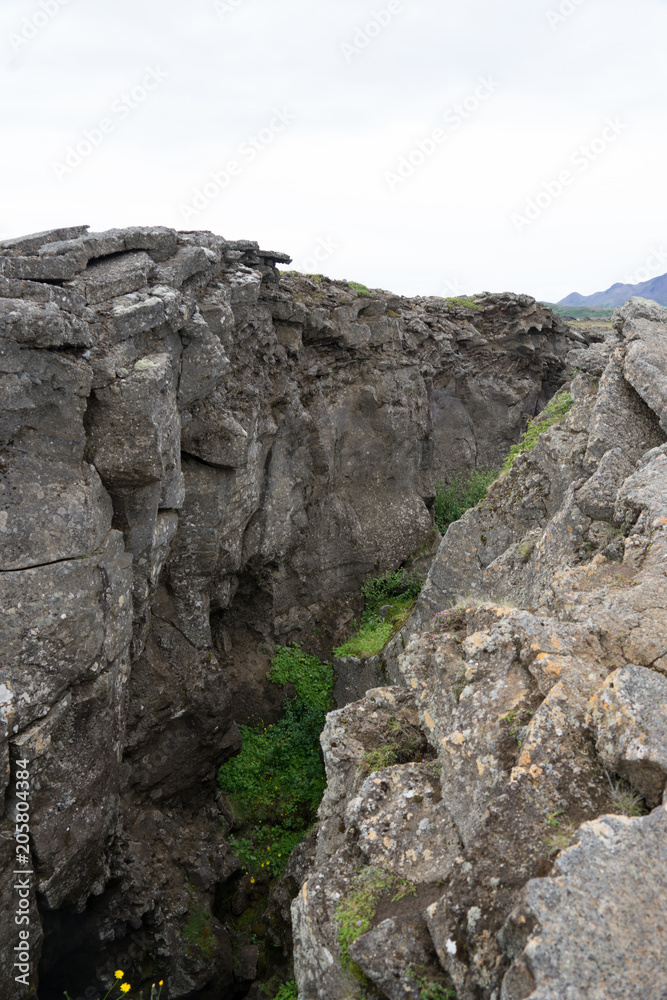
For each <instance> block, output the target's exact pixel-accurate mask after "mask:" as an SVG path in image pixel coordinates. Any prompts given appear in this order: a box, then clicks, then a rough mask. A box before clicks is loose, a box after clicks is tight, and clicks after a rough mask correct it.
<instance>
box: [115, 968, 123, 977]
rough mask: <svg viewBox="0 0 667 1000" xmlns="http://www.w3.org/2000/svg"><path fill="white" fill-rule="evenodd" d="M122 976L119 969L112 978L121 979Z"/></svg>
mask: <svg viewBox="0 0 667 1000" xmlns="http://www.w3.org/2000/svg"><path fill="white" fill-rule="evenodd" d="M124 975H125V973H124V972H122V971H121V970H120V969H119V970H118V972H114V976H115V977H116V979H122V978H123V976H124Z"/></svg>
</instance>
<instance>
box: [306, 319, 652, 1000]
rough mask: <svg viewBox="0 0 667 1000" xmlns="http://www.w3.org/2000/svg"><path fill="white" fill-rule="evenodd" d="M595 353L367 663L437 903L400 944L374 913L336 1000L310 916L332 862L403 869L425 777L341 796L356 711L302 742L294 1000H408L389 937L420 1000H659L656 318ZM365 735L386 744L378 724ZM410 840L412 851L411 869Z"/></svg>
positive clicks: (332, 958)
mask: <svg viewBox="0 0 667 1000" xmlns="http://www.w3.org/2000/svg"><path fill="white" fill-rule="evenodd" d="M596 348H597V349H596V350H595V352H594V353H595V357H594V358H593V359H592V360H591V363H590V365H588V366H587V365H586V364H579V363H577V365H576V366H575V365H574V364H573V365H572V367H577V368H578V370H579V374H575V373H573V375H574V377H573V380H572V383H571V385H570V386H569V391H570V392H571V395H572V399H573V406H572V408H571V410H570V411H569V413H568V414H567V415H566V416H565V418H564V419H563V420H561V421H560V422H559V423H558V424H556V425H554V426H553V427H551V428H550V429H549V430H547V431H546V432H545V433H543V434H542V435H541V436H540V438H539V440H538V442H537V444H536V445H535V447H534V448H533V449H532V450H530V451H528V452H526V453H524V454H523V455H521V456H519V457H518V458H517V459H516V460H515V462H514V465H513V467H512V468H511V470H510V471H509V473H508V474H507V475H506V476H504V477H501V478H500V479H499V480H498V481H497V482H496V483H495V484H494V485H493V486H492V487H491V489H490V490H489V493H488V495H487V497H486V498H485V499H484V500H483V501H482V503H481V504H480V505H479V506H478V507H477V508H476V509H474V510H472V511H469V512H468V513H467V514H466V515H465V516H464V517H463V519H462V520H461V521H459V522H457V523H456V524H454V525H452V527H450V529H449V530H448V532H447V534H446V535H445V537H444V538H443V540H442V543H441V546H440V549H439V552H438V554H437V556H436V559H435V561H434V563H433V566H432V568H431V571H430V573H429V576H428V580H427V583H426V585H425V587H424V589H423V591H422V594H421V596H420V598H419V599H418V601H417V604H416V606H415V608H414V610H413V613H412V615H411V617H410V618H409V619H408V621H407V622H406V624H405V626H404V627H403V629H402V630H401V632H400V633H399V634H398V635H397V636H396V637H395V638H394V639H392V640H391V642H390V643H389V644H388V645H387V647H386V648H385V649H384V650H383V652H382V653H381V654H380V656H379V657H378V658H377V663H376V665H375V669H376V670H380V669H381V670H382V671H383V674H384V676H386V677H387V678H388V679H389V680H390V681H391V682H392V683H393V684H394V685H395V686H394V687H392V688H386V689H384V690H386V691H389V692H391V693H392V697H393V698H394V699H395V700H397V699H398V698H399V692H400V691H401V690H402V691H404V692H405V693H404V694H403V698H405V697H406V695H409V696H410V697H411V698H412V699H413V706H414V709H415V710H416V711H417V713H418V716H419V728H420V730H421V733H422V734H423V737H424V738H425V740H426V741H427V743H428V746H429V750H430V754H424V758H425V759H426V758H427V757H429V756H431V755H433V754H435V755H436V763H437V766H438V769H439V783H440V796H441V798H439V801H438V802H437V809H438V810H440V811H441V819H440V822H439V824H438V825H437V826H436V827H435V829H436V834H435V837H434V840H433V841H432V842H429V851H432V852H433V857H432V858H429V863H432V864H433V868H432V869H431V870H430V872H429V874H435V872H436V868H437V863H438V860H439V863H440V866H441V868H440V871H439V876H440V877H439V878H438V881H437V883H436V885H435V892H436V896H437V898H434V899H432V900H427V899H423V900H422V899H419V898H418V899H414V898H413V901H412V912H411V914H410V917H409V920H408V923H409V925H410V926H409V927H408V928H407V929H406V928H405V927H404V924H403V921H404V915H403V914H402V912H400V904H399V903H398V902H396V903H394V904H393V906H392V904H391V901H389V902H388V901H386V900H384V901H383V902H382V905H380V906H378V907H377V909H376V912H375V915H374V917H373V918H372V920H371V926H370V929H365V932H364V933H363V934H361V936H360V937H359V938H358V940H357V941H356V942H355V943H354V944H353V945H351V946H350V948H349V953H350V956H353V957H354V958H355V960H356V961H357V962H358V964H359V966H360V968H361V970H362V972H363V974H364V975H365V976H366V984H365V985H363V983H362V985H361V987H360V985H359V983H360V980H359V979H357V981H356V984H355V986H354V989H352V987H351V986H350V983H349V981H348V980H347V979H346V975H347V973H346V972H345V970H344V969H343V968H342V967H341V961H342V956H343V953H342V951H341V938H340V926H341V922H340V918H337V916H336V912H335V911H334V910H333V909H332V907H331V906H329V907H328V908H327V907H326V906H324V905H323V902H322V901H323V900H326V899H327V898H328V896H327V894H328V893H329V891H330V889H331V886H332V885H333V884H334V882H333V872H334V871H335V872H336V875H337V873H338V871H344V872H345V877H347V878H348V883H347V884H346V883H345V880H344V879H343V881H342V882H341V881H340V880H338V881H336V882H335V886H336V889H335V891H336V892H338V893H339V894H340V896H341V899H342V900H343V903H344V901H345V898H346V893H348V894H349V893H350V892H351V888H350V884H349V879H350V878H351V877H352V873H353V872H354V871H355V866H356V871H357V872H359V871H363V866H364V864H366V865H367V864H368V862H369V861H370V863H371V864H372V865H379V866H381V868H382V870H384V871H387V872H392V871H401V872H403V871H405V861H406V856H407V852H406V839H407V835H408V833H409V832H410V822H412V820H410V821H408V820H407V808H406V789H408V790H412V788H413V787H414V788H416V787H417V774H418V773H419V769H420V768H423V767H424V766H426V765H422V764H419V763H417V764H410V765H408V764H398V765H395V766H394V767H390V768H388V769H386V770H383V771H380V772H379V773H378V774H376V775H374V776H371V777H369V778H366V780H365V784H361V782H360V777H359V768H358V766H357V768H356V769H354V768H353V767H352V762H353V759H354V758H355V756H356V758H357V759H359V750H358V749H355V747H357V746H358V745H360V744H359V740H358V737H357V733H358V732H360V729H359V726H360V722H359V720H360V719H362V718H364V717H365V716H366V714H367V713H368V712H369V709H371V704H370V703H369V700H370V699H371V698H373V697H375V698H377V692H369V694H368V695H366V697H365V698H364V699H363V700H362V701H358V702H356V703H354V704H352V705H348V706H346V707H345V708H342V709H339V711H338V712H336V713H334V714H333V715H332V716H331V717H330V718H331V720H335V719H341V718H346V719H348V721H349V723H350V731H349V733H348V734H347V739H346V740H345V741H343V740H342V739H340V740H339V739H336V741H335V745H333V743H332V741H331V738H330V732H331V731H330V730H326V731H325V735H324V738H323V741H322V745H323V750H324V754H325V760H326V763H327V773H328V778H329V787H330V789H332V790H335V794H336V801H337V803H338V806H337V809H335V810H332V808H331V805H332V803H331V800H330V799H329V800H327V799H326V798H325V801H324V803H323V806H322V810H321V814H320V820H321V823H320V828H319V834H318V851H317V857H316V860H315V862H314V865H313V868H312V870H311V872H310V873H309V875H308V879H307V881H306V883H305V886H304V893H305V895H302V896H300V897H298V898H297V900H295V902H294V904H293V918H294V926H295V968H296V973H297V980H298V983H299V988H300V991H302V994H303V997H304V998H305V1000H311V998H313V1000H314V998H315V997H318V998H319V997H322V998H325V1000H343V998H346V997H348V996H353V995H355V990H356V991H359V989H361V993H362V995H363V994H364V993H365V995H367V996H369V997H370V996H375V995H377V994H376V993H373V990H377V989H379V990H380V991H381V995H384V996H387V997H394V996H410V995H411V993H410V989H411V988H412V989H414V983H413V985H412V986H411V985H410V983H411V982H412V980H411V975H412V973H413V971H414V970H411V968H410V959H409V957H408V954H407V951H408V948H407V945H406V942H408V941H412V942H413V943H412V947H413V948H414V953H415V955H419V956H420V959H419V960H420V961H421V962H423V972H422V973H420V975H423V977H424V978H423V981H425V982H427V983H428V982H436V979H435V976H436V974H440V975H443V976H446V977H447V979H446V981H447V982H449V983H451V984H453V986H454V987H455V988H456V993H457V996H458V998H459V1000H548V998H553V1000H556V998H559V1000H560V998H562V997H568V998H571V1000H579V998H581V1000H584V998H586V1000H589V998H599V1000H603V998H604V1000H607V998H609V1000H611V998H612V997H614V998H615V997H618V998H619V1000H620V998H621V997H638V998H639V997H655V998H656V1000H657V998H664V997H667V978H666V976H665V963H664V948H665V941H664V933H665V919H664V892H665V880H664V871H665V848H666V845H667V828H666V827H665V816H666V815H667V814H666V813H665V809H664V806H661V805H659V803H660V801H661V799H662V797H663V795H664V790H665V784H666V781H667V771H666V770H665V753H666V751H667V716H666V715H665V712H666V711H667V689H666V688H665V678H666V677H667V570H666V569H665V567H666V566H667V444H666V443H665V439H666V427H665V422H664V421H665V408H664V402H665V387H666V386H667V309H665V308H662V307H659V306H657V305H655V304H654V303H646V302H644V301H642V300H633V301H630V302H629V303H627V304H626V306H624V307H623V308H622V309H621V310H619V311H618V312H617V314H616V316H615V331H614V333H613V335H612V336H610V337H609V339H608V343H607V344H606V345H605V348H604V350H602V349H599V345H596ZM576 357H577V360H578V361H584V360H585V352H584V351H583V350H581V351H580V349H579V348H577V355H576ZM573 360H574V359H571V362H570V363H572V361H573ZM603 361H604V362H605V363H604V368H603V367H602V362H603ZM582 371H583V374H580V373H581V372H582ZM349 666H350V665H349V664H348V665H347V674H346V676H345V684H344V685H341V692H342V694H344V693H345V692H344V690H343V688H347V689H348V690H349V691H352V690H353V688H354V685H353V680H352V679H351V677H350V676H349V675H350V673H351V672H350V670H349ZM368 672H369V670H367V673H368ZM371 672H372V671H371ZM378 722H379V725H378V730H379V733H380V737H379V739H380V741H381V742H383V741H384V742H386V739H387V737H385V736H382V733H383V732H385V731H386V729H387V725H388V723H389V722H390V720H389V719H387V718H385V717H383V718H382V719H379V720H378ZM331 724H332V725H333V724H335V723H331ZM339 728H340V727H339ZM341 736H342V733H341ZM355 741H356V742H355ZM431 773H432V774H433V772H431ZM435 773H437V772H435ZM419 794H420V797H422V802H420V804H419V808H420V810H422V811H423V812H424V818H425V819H426V821H427V823H428V824H429V826H428V827H427V828H426V829H428V830H430V822H431V816H432V815H433V813H434V810H435V808H436V806H435V794H434V796H433V799H432V803H433V804H431V802H429V804H428V806H427V805H426V802H427V798H426V795H423V794H422V793H421V792H420V793H419ZM654 807H655V808H654ZM651 808H653V812H651V813H650V814H649V815H641V814H642V813H648V811H649V810H650V809H651ZM624 810H625V811H626V813H627V814H626V815H624V814H623V811H624ZM420 816H421V813H420ZM336 820H337V821H338V827H336V826H335V822H336ZM332 830H333V832H332ZM373 834H376V836H375V837H373V836H372V835H373ZM455 834H458V838H459V839H460V846H459V845H456V837H455ZM417 843H418V834H417V833H415V832H414V831H413V845H415V846H414V847H413V849H414V855H415V859H416V867H417V868H418V867H419V865H420V864H421V863H422V858H421V856H420V854H419V852H418V850H417V847H416V845H417ZM570 844H572V845H573V846H571V847H570ZM568 848H569V849H568ZM346 851H347V852H348V853H347V854H345V853H344V852H346ZM352 851H355V852H356V855H351V854H350V852H352ZM336 864H338V865H339V866H340V867H339V868H336V867H335V866H336ZM357 877H359V876H358V875H357ZM418 877H419V876H418ZM313 880H315V891H316V898H315V900H314V901H313V902H312V904H311V905H308V904H307V900H308V898H309V893H310V892H311V891H312V887H313ZM320 905H322V909H320V910H318V907H319V906H320ZM340 905H341V904H340V903H339V904H338V906H339V907H340ZM423 921H425V922H426V925H427V927H428V930H429V935H430V942H431V945H432V946H433V947H434V948H435V952H436V955H437V960H438V961H437V962H435V963H434V960H433V958H432V957H430V958H429V950H428V947H426V946H425V945H424V944H423V941H424V939H423V938H422V937H420V934H421V931H420V927H421V926H423V923H420V922H423ZM332 924H333V928H332ZM383 941H384V943H383ZM418 941H421V942H422V943H421V944H418V943H417V942H418ZM322 947H325V948H326V949H327V952H328V955H329V958H328V959H327V966H326V969H325V967H324V965H322V964H318V962H317V961H316V955H317V954H318V948H322ZM320 953H321V952H320ZM337 967H338V970H339V975H338V976H336V968H337ZM413 995H415V996H418V995H419V993H417V992H415V993H414V994H413ZM300 996H301V992H300Z"/></svg>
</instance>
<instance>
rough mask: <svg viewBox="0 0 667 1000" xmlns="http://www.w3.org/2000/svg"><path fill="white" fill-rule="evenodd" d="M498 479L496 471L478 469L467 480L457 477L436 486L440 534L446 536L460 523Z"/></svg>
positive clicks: (436, 515)
mask: <svg viewBox="0 0 667 1000" xmlns="http://www.w3.org/2000/svg"><path fill="white" fill-rule="evenodd" d="M497 478H498V472H497V470H496V469H487V470H486V471H483V470H481V469H478V470H476V471H475V472H473V473H472V474H471V475H470V476H469V477H468V478H467V479H465V478H463V477H462V476H457V477H455V478H454V479H452V480H451V482H449V483H438V484H436V494H435V503H434V505H433V515H434V517H435V523H436V525H437V528H438V531H439V532H440V534H441V535H444V534H445V533H446V531H447V529H448V528H449V526H450V524H453V523H454V521H460V520H461V518H462V517H463V515H464V514H465V512H466V511H467V510H470V508H471V507H476V506H477V504H478V503H479V502H480V500H483V499H484V497H485V496H486V494H487V493H488V490H489V486H490V485H491V483H493V482H494V481H495V480H496V479H497Z"/></svg>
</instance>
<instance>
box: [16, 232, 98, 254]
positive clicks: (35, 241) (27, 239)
mask: <svg viewBox="0 0 667 1000" xmlns="http://www.w3.org/2000/svg"><path fill="white" fill-rule="evenodd" d="M88 228H89V227H88V226H70V227H66V228H63V229H48V230H46V231H45V232H43V233H34V234H33V235H31V236H17V237H15V238H14V239H11V240H3V241H2V243H0V250H5V251H7V252H8V253H10V254H21V253H36V252H37V251H38V250H39V248H40V247H42V246H44V245H45V244H48V243H55V242H58V241H62V240H73V239H76V238H77V237H79V236H83V235H85V234H86V233H87V231H88Z"/></svg>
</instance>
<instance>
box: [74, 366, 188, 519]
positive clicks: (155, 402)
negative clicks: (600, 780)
mask: <svg viewBox="0 0 667 1000" xmlns="http://www.w3.org/2000/svg"><path fill="white" fill-rule="evenodd" d="M173 369H174V365H173V361H172V359H171V357H170V356H169V355H168V354H156V355H152V356H147V357H144V358H141V360H139V361H137V362H136V363H135V365H134V371H133V372H132V373H131V375H130V376H129V377H127V378H124V379H116V380H115V381H114V382H113V383H112V384H111V385H109V386H106V387H104V388H100V389H96V390H95V393H94V400H93V402H92V403H91V406H90V407H89V411H88V414H87V421H88V427H89V449H90V455H91V458H92V461H93V463H94V465H95V468H96V469H97V471H98V472H99V473H100V475H101V477H102V481H103V482H104V483H105V485H106V486H107V487H109V488H111V489H112V490H113V488H114V487H133V486H146V485H148V484H149V483H160V484H161V488H160V506H161V507H179V506H180V505H181V503H182V500H183V492H182V479H181V467H180V465H181V463H180V447H179V445H180V420H179V416H178V408H177V405H176V384H175V383H176V379H175V373H174V370H173Z"/></svg>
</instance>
